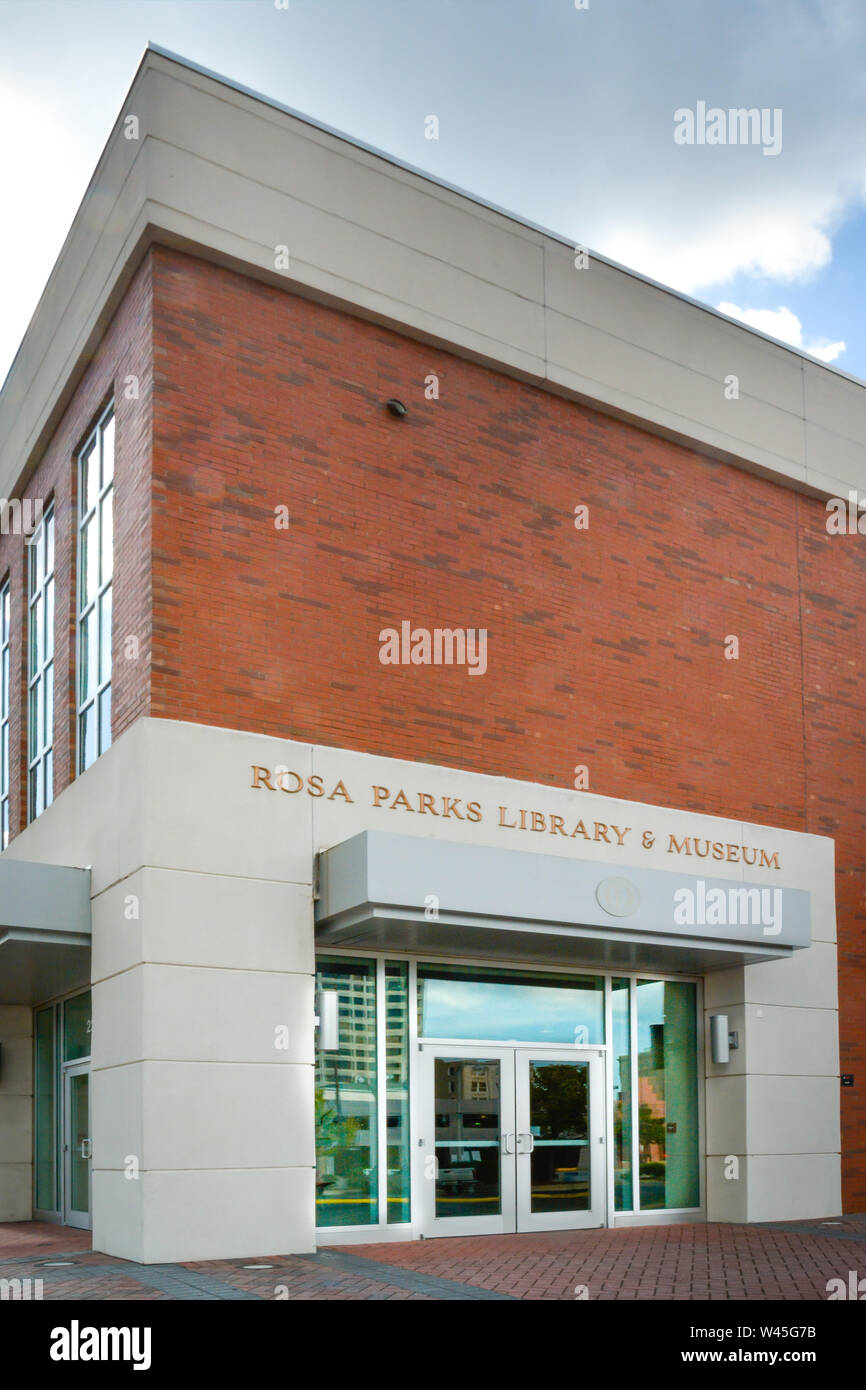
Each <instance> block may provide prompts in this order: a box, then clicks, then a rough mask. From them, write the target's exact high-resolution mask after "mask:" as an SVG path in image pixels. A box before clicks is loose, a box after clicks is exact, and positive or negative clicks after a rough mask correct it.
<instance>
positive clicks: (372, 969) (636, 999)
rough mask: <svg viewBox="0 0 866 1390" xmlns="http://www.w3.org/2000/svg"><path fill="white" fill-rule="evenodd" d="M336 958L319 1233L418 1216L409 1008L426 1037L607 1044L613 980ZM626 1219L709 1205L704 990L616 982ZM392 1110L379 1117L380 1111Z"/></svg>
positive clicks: (331, 961)
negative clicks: (700, 997)
mask: <svg viewBox="0 0 866 1390" xmlns="http://www.w3.org/2000/svg"><path fill="white" fill-rule="evenodd" d="M409 981H410V968H409V963H408V962H407V961H393V960H382V959H374V958H372V957H371V958H366V957H360V956H354V957H353V956H342V957H340V956H327V957H322V958H320V959H319V960H318V962H317V975H316V987H317V988H318V989H332V990H336V991H337V992H338V995H339V1001H340V1007H339V1020H340V1027H339V1051H338V1052H328V1053H325V1052H317V1054H316V1152H317V1176H316V1210H317V1224H318V1225H319V1226H364V1225H376V1224H379V1223H385V1222H387V1223H388V1224H396V1223H405V1222H408V1221H410V1219H411V1209H410V1183H411V1151H410V1147H409V1145H410V1136H409V1123H410V1119H409V1117H410V1087H409V1066H410V1047H409V1044H410V1033H409V1010H410V1007H414V1008H416V1009H417V1019H418V1036H419V1038H428V1039H431V1038H436V1039H442V1040H449V1039H450V1040H454V1041H457V1040H469V1039H478V1040H484V1039H488V1040H490V1041H491V1042H492V1041H497V1042H505V1043H507V1042H513V1043H515V1044H516V1045H518V1046H521V1045H525V1044H527V1043H533V1042H536V1043H541V1044H548V1045H551V1046H557V1047H560V1046H563V1045H568V1044H571V1045H575V1044H576V1045H583V1046H593V1045H595V1044H598V1045H603V1044H604V1042H605V988H606V980H605V977H604V976H601V975H599V976H593V975H579V974H568V973H548V972H544V971H541V970H498V969H496V968H495V967H492V966H485V967H481V966H471V965H458V964H434V963H432V962H419V963H418V965H417V996H416V998H415V1000H414V1001H412V1000H410V998H409ZM609 1003H610V1016H609V1022H610V1038H609V1041H610V1044H611V1047H610V1080H609V1084H610V1086H611V1090H612V1110H613V1136H612V1138H613V1178H614V1194H613V1196H614V1209H615V1210H616V1211H618V1212H632V1211H633V1212H639V1211H656V1210H668V1209H674V1208H690V1207H699V1205H700V1147H699V1145H700V1133H699V1087H698V1031H697V985H696V984H695V983H693V982H691V981H685V980H650V979H635V978H627V977H624V976H623V977H616V976H614V977H613V978H611V979H610V980H609ZM380 1107H381V1109H380Z"/></svg>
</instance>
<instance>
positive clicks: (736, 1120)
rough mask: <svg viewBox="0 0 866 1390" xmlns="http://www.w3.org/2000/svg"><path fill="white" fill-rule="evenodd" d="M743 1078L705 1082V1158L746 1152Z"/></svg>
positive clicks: (709, 1078)
mask: <svg viewBox="0 0 866 1390" xmlns="http://www.w3.org/2000/svg"><path fill="white" fill-rule="evenodd" d="M747 1084H748V1083H747V1080H746V1077H744V1076H709V1077H707V1081H706V1105H707V1154H708V1155H720V1154H721V1155H725V1154H744V1153H747V1152H748V1141H747V1115H748V1108H747V1107H748V1100H749V1097H748V1092H747Z"/></svg>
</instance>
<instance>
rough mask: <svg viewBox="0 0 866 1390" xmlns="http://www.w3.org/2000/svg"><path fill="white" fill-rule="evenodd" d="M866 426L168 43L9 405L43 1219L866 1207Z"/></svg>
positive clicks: (6, 646)
mask: <svg viewBox="0 0 866 1390" xmlns="http://www.w3.org/2000/svg"><path fill="white" fill-rule="evenodd" d="M130 118H134V120H131V119H130ZM388 402H390V403H391V406H390V408H389V406H388V404H387V403H388ZM397 403H399V406H398V404H397ZM399 407H402V413H401V410H400V408H399ZM864 425H866V388H864V387H863V386H862V385H861V384H860V383H859V382H856V381H854V380H853V379H851V378H847V377H845V376H844V375H843V374H841V373H839V372H837V371H834V370H833V369H830V368H827V367H825V366H822V365H821V364H819V363H816V362H813V361H812V360H811V359H808V358H806V357H804V356H803V355H802V354H798V353H796V352H794V351H792V350H790V349H787V348H784V347H783V346H781V345H779V344H777V343H774V342H772V341H771V340H769V339H766V338H764V337H762V336H761V335H760V334H757V333H754V332H752V331H751V330H748V329H746V328H744V327H742V326H739V325H735V324H733V323H732V322H730V321H729V320H726V319H725V318H723V317H722V316H720V315H717V314H714V313H712V312H711V311H709V310H707V309H705V308H703V307H701V306H699V305H696V304H694V303H692V302H690V301H688V300H685V299H683V298H682V297H681V296H677V295H674V294H672V293H670V292H669V291H666V290H664V289H663V288H662V287H660V286H656V285H653V284H651V283H649V282H647V281H646V280H644V279H642V278H641V277H638V276H634V275H631V274H630V273H628V272H627V271H624V270H622V269H621V268H619V267H616V266H613V265H611V264H610V263H607V262H605V261H603V260H601V259H599V258H596V257H590V258H589V263H588V264H584V258H583V257H582V256H581V255H580V254H578V252H577V251H576V249H575V247H574V246H573V245H569V244H568V243H566V242H563V241H562V240H561V239H558V238H556V237H553V236H552V235H551V234H549V233H546V232H543V231H542V230H541V229H538V228H533V227H531V226H528V225H527V224H525V223H522V222H520V221H518V220H517V219H515V218H513V217H509V216H508V215H507V214H505V213H502V212H500V211H499V210H497V209H493V208H490V207H488V206H486V205H484V204H482V203H479V202H478V201H477V200H474V199H472V198H471V197H469V196H468V195H466V194H463V193H461V192H459V191H457V190H454V189H450V188H448V187H446V186H443V185H442V184H439V183H436V182H435V181H433V180H430V179H429V178H426V177H425V176H423V175H421V174H419V173H418V172H416V171H414V170H412V169H409V168H406V167H404V166H401V165H399V164H398V163H396V162H395V161H392V160H389V159H388V158H387V157H385V156H383V155H381V154H380V153H378V152H376V151H372V150H368V149H365V148H364V147H362V146H359V145H357V144H355V143H353V142H351V141H348V140H346V139H345V138H344V137H341V136H339V135H338V134H336V133H335V132H332V131H328V130H325V129H323V128H322V127H320V126H317V125H315V124H314V123H312V122H309V121H307V120H304V119H303V118H301V117H299V116H298V115H296V114H295V113H292V112H289V111H287V110H285V109H284V108H281V107H279V106H276V105H275V104H274V103H270V102H267V101H265V100H264V99H262V98H261V97H258V96H256V95H255V94H253V93H249V92H246V91H244V90H243V89H240V88H238V87H236V86H234V85H233V84H231V83H228V82H226V81H225V80H224V79H221V78H218V77H216V76H214V75H213V74H210V73H206V72H203V71H202V70H200V69H198V68H196V67H194V66H193V65H191V64H188V63H186V62H184V61H182V60H179V59H176V58H174V57H172V56H171V55H168V54H165V53H163V52H161V51H159V50H155V49H149V50H148V52H147V53H146V55H145V58H144V60H143V62H142V65H141V67H140V69H139V71H138V74H137V75H136V78H135V80H134V82H133V85H132V87H131V89H130V92H129V94H128V97H127V101H126V102H125V104H124V109H123V111H122V112H121V113H120V116H119V117H118V121H117V123H116V126H115V128H114V130H113V132H112V135H111V137H110V139H109V141H108V144H107V146H106V149H105V151H104V153H103V156H102V159H101V160H100V164H99V166H98V167H97V170H96V173H95V174H94V178H93V180H92V182H91V185H90V187H89V189H88V191H87V194H86V196H85V199H84V202H83V204H82V207H81V209H80V211H79V214H78V216H77V218H76V221H75V223H74V224H73V227H72V229H71V231H70V234H69V237H68V238H67V242H66V244H65V246H64V249H63V252H62V253H61V256H60V258H59V260H58V263H57V265H56V266H55V268H54V271H53V272H52V276H51V278H50V280H49V284H48V286H47V288H46V292H45V294H44V296H43V299H42V301H41V302H40V305H39V307H38V309H37V311H36V314H35V315H34V318H33V321H32V323H31V326H30V329H29V330H28V334H27V336H26V337H25V340H24V342H23V344H22V347H21V350H20V352H19V355H18V357H17V358H16V361H15V364H14V365H13V368H12V370H11V372H10V375H9V378H8V379H7V382H6V385H5V387H4V389H3V393H2V395H0V495H2V496H3V497H5V498H8V499H10V503H9V506H8V507H7V509H6V522H5V524H4V528H3V534H2V535H0V639H2V642H0V653H2V681H3V684H2V690H0V695H2V704H0V714H2V720H0V738H2V765H0V770H2V787H0V792H2V795H0V825H2V829H3V838H4V846H5V848H4V852H3V853H2V855H0V1219H4V1220H22V1219H28V1218H29V1217H31V1216H33V1215H36V1216H40V1217H43V1218H47V1219H52V1220H63V1221H67V1222H71V1223H73V1224H80V1225H92V1228H93V1235H94V1244H95V1246H96V1248H98V1249H100V1250H104V1251H106V1252H109V1253H112V1254H118V1255H125V1256H129V1257H131V1258H135V1259H139V1260H144V1261H162V1260H183V1259H198V1258H208V1257H229V1256H235V1255H248V1254H271V1253H277V1252H280V1251H282V1252H285V1251H302V1250H310V1249H313V1248H314V1247H315V1244H316V1242H317V1241H319V1242H320V1243H326V1244H327V1243H334V1242H336V1241H361V1240H382V1239H406V1238H414V1237H416V1236H421V1235H424V1236H435V1235H448V1234H459V1233H461V1232H485V1231H490V1232H493V1231H496V1232H508V1231H514V1230H544V1229H570V1228H580V1227H582V1226H598V1225H605V1224H628V1223H645V1222H651V1221H675V1220H688V1221H693V1220H704V1219H707V1220H713V1221H736V1222H742V1221H768V1220H776V1219H788V1218H795V1217H796V1218H805V1217H827V1218H832V1217H833V1216H836V1215H838V1214H839V1212H840V1211H842V1210H847V1211H853V1210H858V1209H859V1210H862V1209H863V1207H864V1202H866V1157H864V1119H866V1117H864V1108H863V1100H862V1071H863V1067H862V1061H863V1058H862V1052H863V1046H864V1043H863V1036H864V1026H863V1025H864V1017H863V1010H864V1005H863V998H864V988H863V986H864V946H863V943H864V913H863V900H864V899H863V894H864V883H866V869H864V866H863V863H862V848H861V846H862V843H863V810H862V804H863V796H862V789H863V787H864V785H866V745H864V741H863V737H862V732H861V730H860V719H859V710H860V694H859V675H860V650H861V647H862V640H861V639H862V636H863V625H864V615H866V604H864V599H866V560H864V550H863V540H862V536H861V535H860V534H859V532H858V530H857V515H858V513H857V509H856V503H857V498H858V497H859V495H860V494H861V492H866V467H864V463H866V456H864V449H863V445H862V443H861V441H862V439H863V437H864ZM852 493H853V495H854V500H853V502H849V498H850V495H851V494H852ZM834 498H836V499H842V500H843V501H844V502H845V505H846V506H849V507H850V508H851V509H852V515H853V529H852V528H851V527H850V526H846V527H845V529H844V533H841V532H840V531H839V528H834V527H833V526H832V525H829V524H828V518H829V517H830V516H831V512H832V504H831V510H830V511H828V501H830V499H834ZM840 505H841V504H840ZM316 991H321V992H323V993H322V994H320V995H319V1003H318V1007H319V1009H320V1013H319V1015H318V1017H319V1018H320V1019H323V1017H324V1015H323V1013H322V1012H321V1011H322V1009H323V1006H324V1004H323V1001H324V1000H325V999H326V998H327V996H328V995H329V994H330V995H331V996H333V995H334V994H336V995H337V996H338V1001H339V1002H338V1009H337V1012H338V1025H339V1026H338V1036H337V1037H336V1039H334V1038H333V1037H332V1038H328V1039H326V1038H325V1026H324V1022H322V1023H320V1025H319V1028H318V1029H317V1026H316V1017H317V1014H316V1007H317V1004H316ZM840 1082H841V1084H840ZM849 1083H850V1084H849Z"/></svg>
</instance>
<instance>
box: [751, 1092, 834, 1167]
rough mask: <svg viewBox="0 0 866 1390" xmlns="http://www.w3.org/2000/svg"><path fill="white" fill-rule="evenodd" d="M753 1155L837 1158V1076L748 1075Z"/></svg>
mask: <svg viewBox="0 0 866 1390" xmlns="http://www.w3.org/2000/svg"><path fill="white" fill-rule="evenodd" d="M748 1087H749V1145H748V1152H750V1153H752V1154H834V1153H835V1154H838V1152H839V1147H840V1137H839V1078H838V1076H836V1077H833V1076H830V1077H823V1076H820V1077H818V1076H778V1075H777V1076H750V1077H749V1080H748Z"/></svg>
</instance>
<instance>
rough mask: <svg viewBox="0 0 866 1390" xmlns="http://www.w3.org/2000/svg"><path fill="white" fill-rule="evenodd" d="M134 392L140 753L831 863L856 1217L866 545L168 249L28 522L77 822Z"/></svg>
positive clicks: (21, 809) (758, 486) (815, 514)
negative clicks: (530, 806)
mask: <svg viewBox="0 0 866 1390" xmlns="http://www.w3.org/2000/svg"><path fill="white" fill-rule="evenodd" d="M151 297H152V308H153V343H152V354H153V374H154V402H155V404H154V406H153V419H151V415H152V401H151V342H150V333H149V319H150V312H151ZM430 373H435V374H436V375H437V376H438V377H439V387H440V399H439V400H429V401H428V400H426V399H425V395H424V382H425V378H426V377H427V376H428V375H429V374H430ZM130 374H135V375H137V376H138V377H139V381H140V397H139V399H138V400H137V401H136V400H129V399H127V397H126V395H125V393H124V382H125V378H126V377H127V376H128V375H130ZM112 390H113V391H114V394H115V400H116V407H117V417H118V420H117V470H116V479H117V480H116V498H115V524H116V549H115V617H114V719H113V725H114V735H115V737H117V736H118V734H119V733H120V732H121V731H122V730H123V729H124V728H126V727H127V726H128V725H129V724H130V723H131V722H132V721H133V720H134V719H136V718H137V717H138V716H139V715H141V714H144V713H148V712H149V713H152V714H154V715H157V716H161V717H164V718H173V719H188V720H192V721H196V722H200V723H206V724H213V725H217V726H223V727H230V728H239V729H250V730H258V731H262V732H265V733H269V734H276V735H279V736H286V737H293V738H298V739H305V740H310V741H313V742H320V743H325V744H333V745H338V746H343V747H348V748H357V749H362V750H364V751H367V752H373V753H380V754H384V755H388V756H397V757H404V758H412V757H414V758H417V759H419V760H421V761H425V762H435V763H445V764H453V765H456V766H460V767H465V768H474V769H477V770H478V771H481V772H487V773H499V774H503V775H508V776H511V777H517V778H522V779H526V780H529V781H539V782H543V783H549V784H552V785H555V786H570V785H571V784H572V779H573V770H574V767H575V765H576V764H578V763H580V764H585V765H587V766H588V768H589V776H590V788H591V790H593V791H596V792H600V793H603V794H607V795H612V796H623V797H628V798H632V799H636V800H642V801H648V802H651V803H657V804H660V805H670V806H676V807H683V808H691V809H694V810H699V811H706V812H711V813H715V814H718V815H723V816H730V817H734V818H737V817H742V818H745V819H753V820H757V821H761V822H766V823H768V824H775V825H779V826H786V827H790V828H792V829H797V830H809V831H813V832H815V833H818V834H824V835H831V836H833V837H834V838H835V840H836V845H837V868H838V872H837V905H838V920H839V935H840V951H839V961H840V964H839V989H840V1000H841V1036H842V1068H843V1070H845V1071H853V1072H854V1073H855V1077H856V1081H857V1084H856V1086H855V1088H854V1089H853V1090H845V1091H843V1092H842V1113H843V1125H844V1129H843V1145H844V1148H845V1152H846V1160H845V1203H846V1209H848V1210H864V1209H866V1104H864V1100H863V1096H864V1080H866V1065H864V1064H866V1056H864V1051H866V1044H864V1038H866V900H864V889H866V850H864V844H866V826H864V817H866V811H864V800H866V798H864V794H863V793H864V788H866V735H864V733H863V726H862V719H861V716H860V709H861V705H862V700H861V698H860V696H859V691H858V680H859V679H860V662H861V657H860V653H861V652H862V651H864V650H866V640H864V639H866V631H864V627H866V547H864V543H863V541H862V540H861V539H860V538H858V537H856V536H855V537H845V536H843V537H829V536H828V535H827V533H826V530H825V526H824V519H825V511H824V508H823V505H822V504H821V503H820V502H816V501H812V500H810V499H808V498H804V497H800V496H798V495H796V494H794V493H792V492H791V491H789V490H787V489H785V488H783V487H780V486H778V485H776V484H774V483H770V482H766V481H763V480H761V479H757V478H753V477H750V476H749V475H747V474H745V473H743V472H741V471H739V470H737V469H734V468H731V467H727V466H724V465H719V464H715V463H712V462H709V461H707V460H706V459H704V458H702V457H701V456H700V455H697V454H694V453H692V452H691V451H689V450H687V449H683V448H679V447H677V446H675V445H671V444H667V443H665V442H663V441H661V440H658V439H655V438H653V437H652V436H650V435H647V434H644V433H643V432H642V431H640V430H639V429H636V428H633V427H631V426H627V425H621V424H618V423H616V422H614V421H611V420H609V419H607V418H606V417H604V416H602V415H600V414H597V413H596V412H594V411H591V410H587V409H583V408H581V407H579V406H576V405H574V404H572V403H569V402H566V401H563V400H560V399H558V398H556V397H554V396H550V395H547V394H545V393H543V392H540V391H538V390H536V389H534V388H532V387H529V386H524V385H521V384H520V383H517V382H515V381H512V380H510V379H509V378H506V377H504V376H500V375H498V374H497V373H495V372H491V371H488V370H486V369H484V368H481V367H478V366H474V365H472V364H469V363H467V362H464V361H462V360H460V359H458V358H456V357H453V356H451V355H449V354H448V353H446V352H442V351H438V350H434V349H432V348H430V347H425V346H423V345H421V344H418V343H415V342H413V341H411V340H407V339H405V338H402V337H401V336H399V335H398V334H396V333H392V332H389V331H387V330H384V329H381V328H377V327H374V326H371V325H369V324H366V323H364V322H362V321H360V320H357V319H352V318H350V317H348V316H345V315H342V314H340V313H338V312H335V311H332V310H329V309H326V308H323V307H321V306H318V305H315V304H312V303H310V302H308V301H305V300H303V299H300V298H298V297H296V296H293V295H290V294H288V293H286V292H284V291H282V290H279V289H274V288H269V287H267V286H263V285H260V284H258V283H257V282H254V281H251V280H248V279H246V278H244V277H242V276H239V275H236V274H234V273H231V272H229V271H225V270H220V269H217V268H215V267H213V266H210V265H207V264H205V263H203V262H200V261H197V260H194V259H192V258H189V257H186V256H181V255H178V254H176V253H173V252H168V251H166V250H163V249H157V250H156V251H155V252H154V253H153V256H152V258H151V257H148V258H147V259H146V260H145V262H144V263H143V265H142V266H141V268H140V269H139V271H138V274H137V275H136V277H135V279H134V281H133V284H132V286H131V287H130V290H129V292H128V294H127V296H126V298H125V300H124V302H123V303H122V305H121V307H120V309H119V310H118V312H117V314H116V316H115V318H114V320H113V322H112V324H111V325H110V326H109V329H108V330H107V332H106V335H105V338H104V339H103V342H102V344H101V346H100V348H99V351H98V352H97V354H96V356H95V357H94V359H93V361H92V363H91V364H90V367H89V368H88V370H87V372H86V374H85V376H84V378H83V380H82V382H81V384H80V385H79V387H78V390H77V391H76V393H75V395H74V398H73V400H72V402H71V403H70V405H69V407H68V409H67V410H66V412H65V414H64V416H63V418H62V420H61V421H60V424H59V426H58V428H57V430H56V432H55V434H54V437H53V439H52V442H51V444H50V446H49V448H48V449H47V450H46V452H45V455H44V457H43V459H42V461H41V463H40V466H39V468H38V470H37V472H36V474H35V475H34V477H33V478H32V479H31V481H30V484H29V486H28V488H27V490H26V495H27V496H30V497H38V496H41V497H43V498H45V499H46V500H48V499H49V498H50V497H51V496H53V497H54V500H55V509H56V517H57V569H56V576H57V577H56V585H57V601H56V618H55V663H56V664H55V727H56V734H55V759H56V763H55V794H57V793H58V792H59V791H60V790H62V788H63V786H65V785H66V784H67V783H68V781H69V780H70V776H71V772H72V764H73V758H74V741H75V728H74V689H73V679H72V671H73V652H74V604H75V596H74V588H73V578H72V560H73V556H74V545H75V531H76V528H75V496H74V480H75V455H76V451H77V449H78V448H79V447H80V445H81V443H82V442H83V440H84V438H85V435H86V433H87V431H88V429H89V428H90V426H91V424H92V422H93V420H94V418H95V416H96V415H97V413H98V411H99V409H100V407H101V406H102V405H103V404H104V402H105V401H106V399H107V398H108V397H109V396H110V395H111V393H112ZM389 396H397V397H399V398H400V399H402V400H404V401H405V402H406V404H407V405H408V407H409V415H408V417H407V418H406V419H405V420H402V421H400V420H395V419H393V418H392V417H391V416H390V415H389V414H388V413H387V412H386V411H385V410H384V406H383V403H384V401H385V400H386V399H387V398H388V397H389ZM731 409H732V410H733V409H736V404H735V403H733V402H732V403H731ZM151 425H152V428H153V481H152V495H153V514H152V535H151V516H150V511H149V507H148V497H149V490H150V485H151V480H150V474H149V453H150V446H151ZM578 504H585V505H587V506H588V507H589V516H590V525H589V529H588V530H586V531H577V530H575V528H574V525H573V520H572V518H573V512H574V508H575V506H576V505H578ZM278 506H287V507H288V508H289V511H290V515H291V521H290V526H289V529H288V531H283V530H277V529H276V528H275V526H274V509H275V508H276V507H278ZM7 572H8V573H10V574H11V578H12V605H13V648H12V664H13V676H14V684H15V693H17V698H14V699H13V721H12V747H13V750H14V754H15V759H14V767H13V787H12V826H13V831H18V830H20V829H21V828H22V827H23V824H24V817H25V807H26V799H25V797H26V748H25V737H24V734H25V731H24V727H23V710H24V694H25V691H26V672H25V653H24V646H23V630H24V624H23V614H24V607H25V602H26V598H25V573H24V546H23V542H22V540H21V538H20V537H0V582H2V580H3V578H4V577H5V575H6V573H7ZM151 581H152V594H153V606H154V612H153V653H152V666H151V645H150V602H151ZM404 619H409V620H411V622H412V623H413V624H414V625H415V626H424V627H428V628H435V627H484V628H486V629H487V630H488V633H489V638H488V672H487V674H486V675H485V676H483V677H480V678H475V677H470V676H468V674H467V672H466V670H465V669H462V668H459V667H442V666H440V667H383V666H382V665H381V664H380V663H379V660H378V650H379V643H378V634H379V631H380V630H381V629H382V628H384V627H392V626H394V627H399V625H400V622H401V621H402V620H404ZM729 634H734V635H736V636H737V637H738V638H739V642H740V657H739V660H737V661H727V660H725V659H724V640H725V638H726V637H727V636H728V635H729ZM128 636H136V637H137V638H138V639H139V643H140V654H139V656H138V658H132V659H129V658H127V657H126V656H125V654H124V639H125V638H126V637H128Z"/></svg>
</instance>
